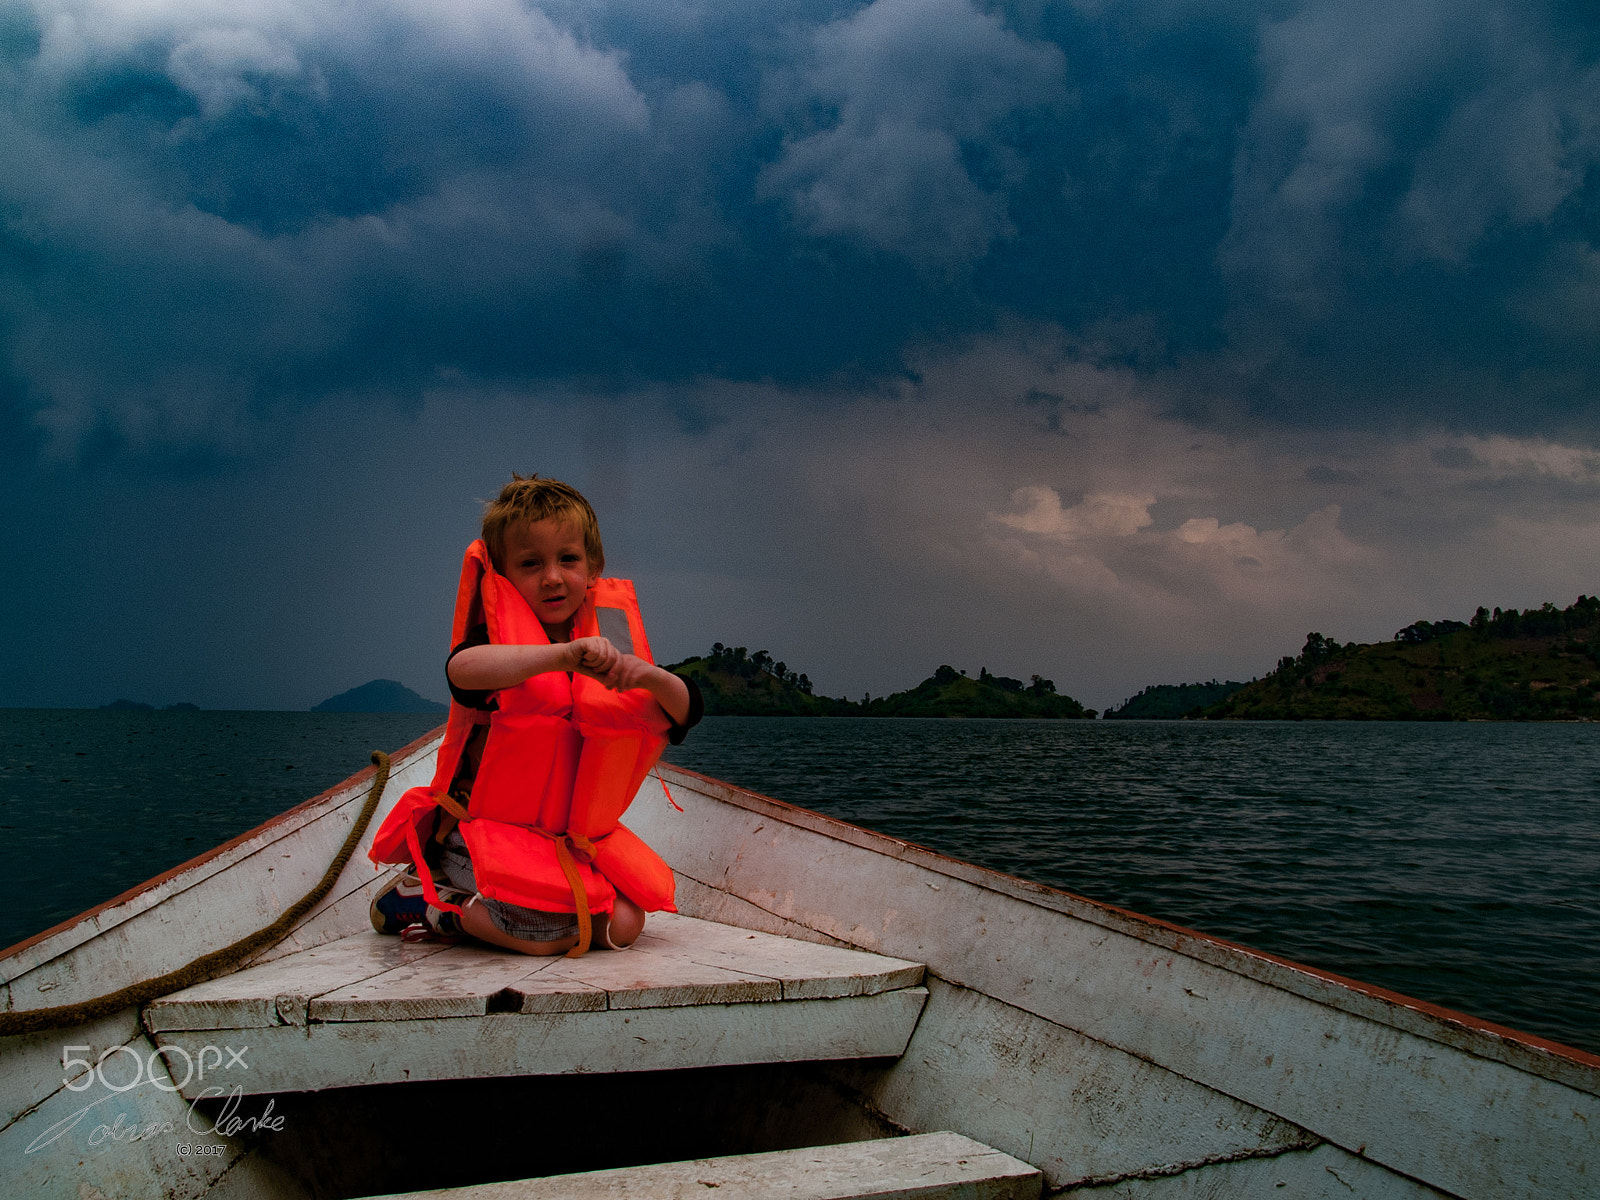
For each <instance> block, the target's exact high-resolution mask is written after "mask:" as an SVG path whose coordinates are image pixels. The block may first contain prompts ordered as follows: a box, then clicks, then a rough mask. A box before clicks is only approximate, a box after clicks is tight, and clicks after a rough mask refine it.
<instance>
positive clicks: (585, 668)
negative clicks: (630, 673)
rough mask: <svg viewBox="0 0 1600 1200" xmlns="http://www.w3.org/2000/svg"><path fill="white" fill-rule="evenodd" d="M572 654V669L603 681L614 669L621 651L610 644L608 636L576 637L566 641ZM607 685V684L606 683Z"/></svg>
mask: <svg viewBox="0 0 1600 1200" xmlns="http://www.w3.org/2000/svg"><path fill="white" fill-rule="evenodd" d="M568 645H569V646H571V647H572V654H573V656H574V658H573V663H572V669H573V670H574V671H579V672H581V673H583V674H584V675H588V676H591V677H592V678H595V679H598V680H600V682H602V683H604V682H605V679H604V676H605V675H607V674H609V673H610V672H611V671H613V670H615V669H616V665H617V661H618V660H619V659H620V658H621V657H622V651H620V650H618V649H617V648H616V647H615V646H614V645H612V644H611V639H610V638H603V637H589V638H577V639H575V640H573V641H571V642H569V643H568ZM608 686H609V685H608Z"/></svg>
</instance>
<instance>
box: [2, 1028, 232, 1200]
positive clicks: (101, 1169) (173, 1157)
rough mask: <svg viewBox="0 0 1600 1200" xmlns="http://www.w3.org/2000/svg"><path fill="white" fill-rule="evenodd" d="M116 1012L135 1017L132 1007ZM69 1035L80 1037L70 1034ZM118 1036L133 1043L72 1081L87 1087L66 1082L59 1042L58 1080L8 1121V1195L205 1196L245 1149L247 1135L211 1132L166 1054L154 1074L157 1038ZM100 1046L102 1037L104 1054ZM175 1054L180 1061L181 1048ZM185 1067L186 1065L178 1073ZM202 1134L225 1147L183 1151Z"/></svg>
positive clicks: (221, 1075)
mask: <svg viewBox="0 0 1600 1200" xmlns="http://www.w3.org/2000/svg"><path fill="white" fill-rule="evenodd" d="M118 1019H119V1020H123V1021H124V1022H125V1023H132V1022H133V1019H134V1018H133V1013H132V1012H131V1010H130V1012H129V1013H127V1014H126V1016H125V1017H119V1018H118ZM73 1036H77V1034H76V1033H74V1034H73ZM61 1041H63V1042H67V1043H68V1044H73V1045H76V1044H77V1043H76V1042H73V1041H72V1040H71V1038H62V1039H61ZM58 1044H59V1043H58ZM116 1044H117V1045H118V1046H122V1047H125V1048H124V1049H120V1050H114V1051H112V1053H111V1054H110V1055H108V1056H107V1058H106V1061H105V1065H104V1067H103V1068H102V1069H101V1071H100V1072H99V1073H98V1074H91V1075H89V1076H88V1077H85V1076H84V1075H82V1074H78V1075H75V1076H74V1077H73V1078H72V1079H71V1080H69V1081H68V1082H70V1083H71V1084H72V1085H73V1087H74V1088H76V1087H82V1090H78V1091H75V1090H73V1089H72V1088H68V1087H66V1086H60V1085H61V1080H62V1075H61V1068H60V1061H61V1060H60V1052H59V1050H57V1051H56V1053H55V1055H54V1058H55V1070H56V1077H55V1082H56V1083H57V1085H58V1086H57V1087H56V1088H55V1090H54V1091H52V1092H51V1093H50V1094H49V1095H47V1096H45V1097H44V1098H43V1099H42V1100H41V1101H39V1102H38V1103H37V1104H36V1105H35V1106H33V1107H31V1108H29V1109H27V1110H25V1111H24V1112H22V1113H20V1114H18V1115H17V1116H16V1117H14V1118H13V1119H12V1120H10V1121H9V1122H7V1123H6V1125H5V1126H4V1128H0V1163H4V1164H5V1166H4V1193H5V1195H7V1196H17V1197H24V1196H25V1197H28V1198H29V1200H53V1198H57V1197H59V1198H61V1200H69V1198H70V1200H81V1198H82V1197H105V1198H107V1200H109V1198H111V1197H123V1196H162V1197H170V1198H171V1200H192V1198H195V1197H200V1196H203V1195H205V1194H206V1193H207V1191H208V1190H209V1189H210V1188H211V1186H212V1185H213V1184H214V1183H215V1182H216V1181H217V1179H219V1178H220V1177H221V1176H222V1175H223V1174H224V1172H225V1171H227V1169H228V1168H229V1166H230V1165H231V1164H232V1163H233V1162H234V1161H235V1160H236V1159H237V1158H238V1157H239V1155H240V1153H241V1151H242V1147H241V1146H240V1145H239V1144H237V1143H236V1142H235V1141H233V1140H232V1139H229V1138H225V1137H220V1136H216V1135H215V1134H212V1133H209V1132H207V1130H208V1129H209V1122H208V1121H206V1120H205V1119H204V1118H203V1117H201V1116H200V1115H198V1114H191V1110H190V1107H189V1104H188V1102H187V1101H186V1100H185V1099H184V1098H183V1097H182V1096H181V1095H180V1094H179V1093H178V1092H177V1090H176V1084H177V1082H178V1081H177V1080H175V1079H174V1078H173V1077H172V1076H171V1075H169V1074H166V1073H164V1072H163V1071H162V1066H163V1060H162V1059H161V1058H160V1057H155V1058H154V1060H153V1065H154V1067H155V1069H156V1072H157V1073H156V1075H155V1079H154V1082H151V1076H150V1067H151V1066H152V1056H153V1055H154V1053H155V1046H154V1045H153V1044H152V1043H151V1042H150V1040H149V1038H147V1037H145V1036H144V1035H143V1034H136V1035H135V1036H133V1037H132V1038H130V1039H128V1040H127V1041H126V1042H118V1043H116ZM35 1049H36V1050H37V1049H38V1047H36V1048H35ZM102 1049H105V1048H103V1047H100V1046H98V1045H97V1046H96V1050H95V1053H94V1057H95V1059H96V1061H97V1062H98V1060H99V1056H100V1051H101V1050H102ZM173 1057H175V1058H177V1060H178V1061H179V1062H180V1063H181V1061H182V1059H181V1056H173ZM220 1057H221V1056H220V1055H219V1058H220ZM8 1065H9V1057H8ZM182 1070H183V1068H182V1067H181V1066H180V1068H179V1071H180V1074H181V1073H182ZM225 1079H226V1073H225V1072H221V1071H220V1070H219V1071H217V1072H215V1073H214V1075H213V1081H214V1082H215V1081H221V1080H225ZM84 1085H87V1086H84ZM124 1089H125V1090H124ZM197 1143H204V1144H206V1145H207V1146H208V1147H215V1148H217V1149H219V1150H220V1153H219V1154H215V1155H213V1154H194V1153H187V1154H186V1153H182V1152H180V1149H179V1146H180V1144H182V1145H184V1146H191V1147H192V1146H193V1145H195V1144H197Z"/></svg>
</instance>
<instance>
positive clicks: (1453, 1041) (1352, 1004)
mask: <svg viewBox="0 0 1600 1200" xmlns="http://www.w3.org/2000/svg"><path fill="white" fill-rule="evenodd" d="M659 769H660V770H662V771H663V772H670V773H671V774H673V775H676V776H678V777H679V778H680V780H681V782H682V783H683V784H684V785H685V786H691V787H693V788H695V789H696V790H699V791H702V792H704V793H706V794H708V795H710V796H712V797H713V798H714V799H718V800H722V801H724V802H727V803H731V804H733V805H735V806H736V807H739V808H743V809H745V810H747V811H750V812H759V813H761V814H762V815H764V816H770V817H772V818H774V819H776V820H781V821H783V822H785V823H786V824H790V825H795V826H799V827H801V828H803V829H807V830H808V831H810V832H813V833H819V834H823V835H824V836H830V837H836V838H838V839H839V840H841V841H845V842H848V843H850V844H851V845H854V846H857V847H859V848H861V849H864V850H871V851H875V852H878V853H883V854H887V855H889V856H890V857H893V858H897V859H900V860H902V861H906V862H910V863H912V864H913V865H915V866H918V867H922V868H924V869H927V870H931V871H934V872H936V873H937V874H940V875H944V876H945V877H947V878H950V879H956V880H960V881H961V882H963V883H967V884H971V885H973V886H976V887H980V888H984V889H987V890H989V891H994V892H999V893H1001V894H1002V895H1006V896H1010V897H1012V898H1013V899H1016V900H1021V901H1024V902H1027V903H1032V904H1037V905H1038V906H1040V907H1042V908H1046V909H1049V910H1051V911H1054V912H1058V913H1061V914H1062V915H1064V916H1069V917H1073V918H1076V919H1078V920H1082V921H1086V922H1088V923H1089V924H1092V925H1097V926H1099V927H1100V928H1103V929H1109V930H1111V931H1113V932H1115V933H1120V934H1125V935H1127V936H1129V937H1133V938H1135V939H1137V940H1139V941H1143V942H1146V943H1149V944H1153V945H1157V946H1160V947H1162V948H1163V949H1165V950H1170V951H1172V952H1174V953H1177V954H1181V955H1183V956H1184V957H1186V958H1192V959H1194V960H1196V961H1198V962H1203V963H1206V964H1207V965H1208V966H1213V967H1219V968H1221V969H1223V970H1226V971H1231V972H1234V973H1236V974H1239V975H1243V976H1245V977H1247V978H1249V979H1253V980H1254V981H1256V982H1257V983H1262V984H1265V985H1267V986H1269V987H1275V988H1278V989H1280V990H1282V991H1286V992H1289V993H1291V994H1293V995H1296V996H1300V997H1301V998H1303V999H1306V1000H1310V1001H1312V1002H1313V1003H1317V1004H1326V1005H1328V1006H1329V1007H1331V1008H1335V1009H1338V1010H1340V1011H1342V1012H1346V1013H1349V1014H1351V1015H1353V1016H1357V1017H1362V1018H1365V1019H1367V1020H1372V1021H1376V1022H1377V1023H1379V1024H1383V1025H1388V1026H1390V1027H1392V1028H1395V1029H1399V1030H1402V1031H1404V1032H1406V1033H1411V1034H1415V1035H1417V1036H1419V1037H1424V1038H1427V1039H1428V1040H1430V1041H1434V1042H1438V1043H1440V1044H1441V1045H1446V1046H1449V1047H1451V1048H1452V1049H1455V1050H1460V1051H1462V1052H1463V1053H1467V1054H1472V1055H1474V1056H1476V1057H1479V1058H1484V1059H1488V1060H1491V1061H1494V1062H1499V1063H1503V1064H1504V1065H1506V1066H1510V1067H1515V1068H1517V1069H1518V1070H1522V1071H1527V1072H1528V1073H1529V1074H1533V1075H1537V1076H1540V1077H1541V1078H1545V1079H1549V1080H1551V1081H1552V1082H1556V1083H1561V1084H1564V1085H1566V1086H1569V1087H1574V1088H1576V1089H1577V1090H1579V1091H1583V1092H1587V1093H1589V1094H1591V1095H1600V1054H1592V1053H1590V1052H1588V1051H1586V1050H1581V1049H1579V1048H1578V1047H1576V1046H1569V1045H1566V1044H1565V1043H1563V1042H1557V1041H1555V1040H1553V1039H1551V1038H1545V1037H1541V1036H1539V1035H1538V1034H1532V1033H1527V1032H1524V1031H1523V1030H1520V1029H1515V1028H1512V1027H1511V1026H1507V1025H1500V1024H1497V1023H1496V1022H1493V1021H1489V1020H1485V1019H1484V1018H1481V1017H1474V1016H1472V1015H1471V1014H1470V1013H1464V1012H1460V1011H1458V1010H1456V1009H1452V1008H1447V1007H1446V1006H1444V1005H1441V1004H1435V1003H1433V1002H1432V1001H1429V1000H1420V999H1418V998H1416V997H1415V996H1407V995H1405V994H1404V993H1402V992H1396V991H1393V990H1391V989H1389V988H1384V987H1380V986H1378V985H1377V984H1372V983H1365V982H1363V981H1361V980H1359V979H1352V978H1349V977H1348V976H1344V975H1339V974H1337V973H1335V972H1333V971H1327V970H1324V969H1322V968H1320V967H1314V966H1310V965H1308V964H1306V963H1301V962H1296V961H1295V960H1293V959H1290V958H1285V957H1283V956H1282V955H1278V954H1272V953H1270V952H1268V951H1265V950H1258V949H1255V948H1254V947H1251V946H1246V945H1243V944H1241V943H1238V942H1232V941H1229V940H1228V939H1226V938H1221V937H1217V936H1216V935H1214V934H1209V933H1204V932H1202V931H1200V930H1196V929H1190V928H1188V927H1187V926H1183V925H1178V924H1175V923H1174V922H1171V921H1165V920H1162V919H1161V918H1159V917H1150V916H1146V915H1145V914H1143V913H1138V912H1134V911H1133V910H1131V909H1126V908H1120V907H1118V906H1117V905H1114V904H1108V903H1106V902H1105V901H1102V900H1093V899H1090V898H1089V897H1086V896H1080V895H1078V894H1077V893H1075V892H1070V891H1067V890H1066V889H1065V888H1057V887H1051V886H1050V885H1048V884H1042V883H1034V882H1032V881H1030V880H1026V879H1021V878H1018V877H1017V876H1015V875H1007V874H1005V873H1004V872H1003V871H997V870H995V869H993V868H992V867H983V866H979V865H977V864H976V863H970V862H966V861H964V860H962V859H959V858H953V857H951V856H950V855H947V854H944V853H941V852H940V851H938V850H934V849H931V848H929V847H927V846H924V845H922V844H920V843H918V842H912V841H908V840H906V839H904V838H898V837H894V836H892V835H890V834H885V833H879V832H877V831H876V830H872V829H868V828H866V827H864V826H861V825H856V824H853V823H851V822H849V821H845V820H841V819H840V818H838V817H832V816H829V815H827V814H826V813H819V812H817V811H816V810H814V809H808V808H803V807H801V806H800V805H797V804H791V803H789V802H788V801H785V800H778V799H776V798H774V797H772V796H767V795H765V794H763V793H761V792H757V791H753V790H751V789H749V788H744V787H740V786H739V785H737V784H730V783H727V782H725V781H723V780H720V779H716V778H714V777H712V776H710V775H703V774H701V773H700V772H698V771H694V770H691V769H689V768H687V767H680V766H676V765H674V764H671V763H666V762H663V763H662V764H660V768H659ZM702 882H704V881H702ZM706 886H709V887H715V886H716V885H715V884H711V883H707V884H706ZM719 890H720V889H719ZM740 899H743V900H745V901H746V902H747V903H751V904H754V903H755V901H753V900H751V899H750V897H747V896H741V897H740ZM757 907H759V905H758V906H757ZM772 915H774V916H778V915H780V914H777V913H774V914H772ZM788 919H790V920H793V919H794V918H788ZM929 969H930V971H933V968H932V966H931V964H930V968H929ZM934 973H936V972H934Z"/></svg>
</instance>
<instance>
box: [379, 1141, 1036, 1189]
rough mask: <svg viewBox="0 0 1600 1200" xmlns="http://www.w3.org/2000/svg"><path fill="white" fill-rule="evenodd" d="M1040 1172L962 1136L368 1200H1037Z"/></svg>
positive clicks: (589, 1173)
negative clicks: (712, 1192)
mask: <svg viewBox="0 0 1600 1200" xmlns="http://www.w3.org/2000/svg"><path fill="white" fill-rule="evenodd" d="M1043 1184H1044V1177H1043V1175H1042V1174H1041V1173H1040V1172H1039V1170H1038V1168H1036V1167H1032V1166H1029V1165H1028V1164H1027V1163H1025V1162H1021V1161H1019V1160H1017V1159H1015V1158H1012V1157H1011V1156H1010V1155H1007V1154H1002V1153H1000V1151H998V1150H993V1149H991V1148H990V1147H988V1146H985V1145H983V1144H982V1143H981V1142H975V1141H973V1140H972V1139H971V1138H966V1137H962V1136H961V1135H960V1134H958V1133H924V1134H917V1135H913V1136H911V1137H899V1138H882V1139H878V1140H875V1141H869V1142H846V1143H844V1144H842V1145H837V1146H813V1147H809V1148H807V1149H804V1150H779V1151H776V1152H774V1153H770V1154H739V1155H729V1156H727V1157H724V1158H700V1159H692V1160H690V1161H687V1162H670V1163H655V1164H653V1165H650V1166H642V1167H623V1168H620V1169H616V1170H610V1171H585V1172H583V1173H582V1174H579V1175H551V1176H548V1177H547V1178H544V1179H519V1180H512V1181H508V1182H505V1183H481V1184H477V1185H475V1186H470V1187H460V1188H442V1189H439V1190H437V1191H428V1192H406V1193H404V1194H395V1195H391V1196H374V1197H371V1198H370V1200H625V1198H627V1197H637V1196H648V1197H650V1198H651V1200H690V1198H691V1197H701V1196H704V1195H706V1193H707V1191H708V1189H711V1188H716V1189H717V1198H718V1200H866V1198H868V1197H870V1198H871V1200H913V1198H914V1200H1038V1196H1039V1192H1040V1190H1041V1188H1042V1187H1043Z"/></svg>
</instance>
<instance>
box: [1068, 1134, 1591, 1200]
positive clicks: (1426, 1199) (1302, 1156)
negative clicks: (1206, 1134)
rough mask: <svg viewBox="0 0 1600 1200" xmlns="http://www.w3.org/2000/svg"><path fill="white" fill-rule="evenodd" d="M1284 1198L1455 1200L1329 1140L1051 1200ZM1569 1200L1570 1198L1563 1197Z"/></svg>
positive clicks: (1093, 1187) (1091, 1188)
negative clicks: (1304, 1148) (1298, 1148)
mask: <svg viewBox="0 0 1600 1200" xmlns="http://www.w3.org/2000/svg"><path fill="white" fill-rule="evenodd" d="M1249 1196H1262V1197H1268V1196H1282V1197H1292V1198H1293V1200H1450V1198H1449V1197H1448V1196H1446V1195H1445V1193H1443V1192H1440V1191H1435V1190H1434V1189H1433V1188H1431V1187H1428V1186H1427V1185H1426V1184H1421V1183H1418V1182H1417V1181H1416V1180H1414V1179H1407V1178H1406V1177H1405V1176H1403V1175H1396V1174H1395V1173H1394V1172H1393V1171H1386V1170H1384V1169H1383V1168H1382V1167H1380V1166H1378V1165H1377V1164H1375V1163H1370V1162H1367V1161H1366V1160H1365V1159H1361V1158H1357V1157H1356V1156H1355V1155H1353V1154H1350V1153H1348V1152H1346V1151H1344V1150H1341V1149H1339V1147H1337V1146H1332V1145H1329V1144H1327V1143H1326V1142H1324V1143H1323V1144H1322V1145H1320V1146H1317V1147H1316V1148H1314V1149H1311V1150H1300V1151H1291V1152H1290V1153H1287V1154H1281V1155H1277V1156H1275V1157H1270V1158H1243V1159H1235V1160H1233V1161H1229V1162H1216V1163H1208V1164H1205V1165H1203V1166H1199V1167H1192V1168H1189V1169H1187V1170H1183V1169H1175V1170H1173V1171H1172V1172H1171V1173H1166V1172H1165V1171H1163V1170H1161V1169H1157V1170H1155V1171H1152V1172H1151V1173H1150V1174H1149V1175H1147V1176H1144V1177H1142V1178H1126V1179H1121V1180H1117V1181H1115V1182H1111V1183H1105V1184H1098V1185H1091V1186H1087V1187H1082V1188H1072V1189H1070V1190H1068V1191H1065V1192H1056V1193H1052V1195H1051V1200H1240V1197H1249ZM1563 1200H1568V1198H1563Z"/></svg>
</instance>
